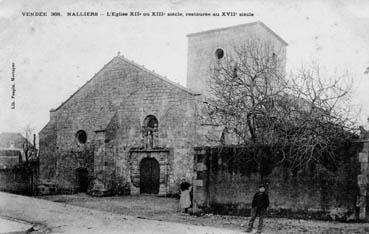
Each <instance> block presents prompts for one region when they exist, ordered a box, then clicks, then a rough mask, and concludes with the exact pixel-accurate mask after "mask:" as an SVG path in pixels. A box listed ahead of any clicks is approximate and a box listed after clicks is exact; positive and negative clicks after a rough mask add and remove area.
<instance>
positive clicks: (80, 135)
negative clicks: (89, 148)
mask: <svg viewBox="0 0 369 234" xmlns="http://www.w3.org/2000/svg"><path fill="white" fill-rule="evenodd" d="M76 138H77V141H78V143H80V144H84V143H86V141H87V134H86V132H85V131H83V130H79V131H78V132H77V133H76Z"/></svg>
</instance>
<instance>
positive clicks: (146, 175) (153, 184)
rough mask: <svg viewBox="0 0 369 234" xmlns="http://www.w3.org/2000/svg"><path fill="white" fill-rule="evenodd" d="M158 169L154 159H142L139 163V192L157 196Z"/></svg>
mask: <svg viewBox="0 0 369 234" xmlns="http://www.w3.org/2000/svg"><path fill="white" fill-rule="evenodd" d="M159 186H160V167H159V162H158V161H157V160H156V159H155V158H144V159H142V161H141V163H140V192H141V193H151V194H158V193H159Z"/></svg>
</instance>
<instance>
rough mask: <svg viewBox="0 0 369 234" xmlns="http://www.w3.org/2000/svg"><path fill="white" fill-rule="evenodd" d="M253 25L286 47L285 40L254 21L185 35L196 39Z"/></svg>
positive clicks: (262, 24)
mask: <svg viewBox="0 0 369 234" xmlns="http://www.w3.org/2000/svg"><path fill="white" fill-rule="evenodd" d="M255 25H260V26H262V27H263V28H265V29H266V30H267V31H269V32H270V33H271V34H272V35H273V36H275V37H276V38H277V39H278V40H280V41H281V42H282V43H283V44H284V45H288V43H287V42H286V41H285V40H283V39H282V38H281V37H280V36H279V35H278V34H277V33H275V32H274V31H273V30H271V29H270V28H269V27H268V26H266V25H265V24H264V23H263V22H261V21H256V22H252V23H246V24H238V25H234V26H230V27H224V28H216V29H211V30H206V31H201V32H196V33H190V34H187V37H196V36H199V35H203V34H209V33H216V32H221V31H227V30H231V29H236V28H244V27H251V26H255Z"/></svg>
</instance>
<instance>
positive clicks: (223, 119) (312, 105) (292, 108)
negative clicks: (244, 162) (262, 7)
mask: <svg viewBox="0 0 369 234" xmlns="http://www.w3.org/2000/svg"><path fill="white" fill-rule="evenodd" d="M211 74H212V75H211V79H210V90H211V94H212V97H211V102H210V103H209V110H210V111H209V114H210V116H211V117H212V120H213V121H214V122H217V123H218V124H219V125H221V126H224V127H226V129H227V130H228V131H232V132H233V133H235V134H237V135H238V136H239V138H240V139H242V143H243V144H247V143H252V144H266V145H269V146H271V147H272V148H276V149H277V150H278V151H279V155H282V157H281V158H279V161H280V162H288V163H289V165H291V166H292V167H301V166H306V165H308V164H309V163H322V161H324V160H332V159H334V155H335V150H336V148H337V146H338V145H339V144H342V142H344V141H345V140H347V139H348V138H350V137H352V130H354V129H355V122H354V121H353V120H352V118H350V117H349V115H348V114H347V113H348V111H349V110H347V107H348V106H349V105H348V104H349V101H350V91H351V88H352V87H351V84H352V82H350V81H347V82H345V81H346V79H347V77H348V75H347V74H341V75H335V76H333V77H332V78H330V77H327V76H322V74H321V69H320V67H319V66H317V65H316V66H313V67H312V68H309V69H301V70H299V71H298V72H297V73H296V74H292V75H291V77H290V79H287V78H286V76H285V73H284V61H283V58H281V57H280V56H279V50H278V48H275V47H274V46H273V45H272V44H271V43H269V42H265V41H263V40H255V39H250V40H248V41H246V42H245V43H244V44H243V45H241V46H238V47H234V49H233V52H232V53H230V54H229V55H228V56H227V57H225V58H223V59H221V60H218V61H217V63H216V64H215V65H214V67H213V68H212V72H211ZM280 153H281V154H280ZM261 159H262V158H261V157H259V156H256V158H255V160H256V161H257V163H258V164H260V162H261Z"/></svg>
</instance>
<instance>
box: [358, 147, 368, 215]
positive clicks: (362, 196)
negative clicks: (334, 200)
mask: <svg viewBox="0 0 369 234" xmlns="http://www.w3.org/2000/svg"><path fill="white" fill-rule="evenodd" d="M368 155H369V141H364V142H363V148H362V150H361V152H360V153H359V155H358V161H359V163H360V174H358V176H357V185H358V188H359V194H358V196H357V202H356V207H357V209H358V210H359V218H360V219H363V220H364V219H368V218H369V217H368V216H369V215H368V212H367V210H368V208H369V196H368V188H369V186H368V181H369V180H368V176H369V163H368V161H369V160H368V157H369V156H368Z"/></svg>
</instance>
